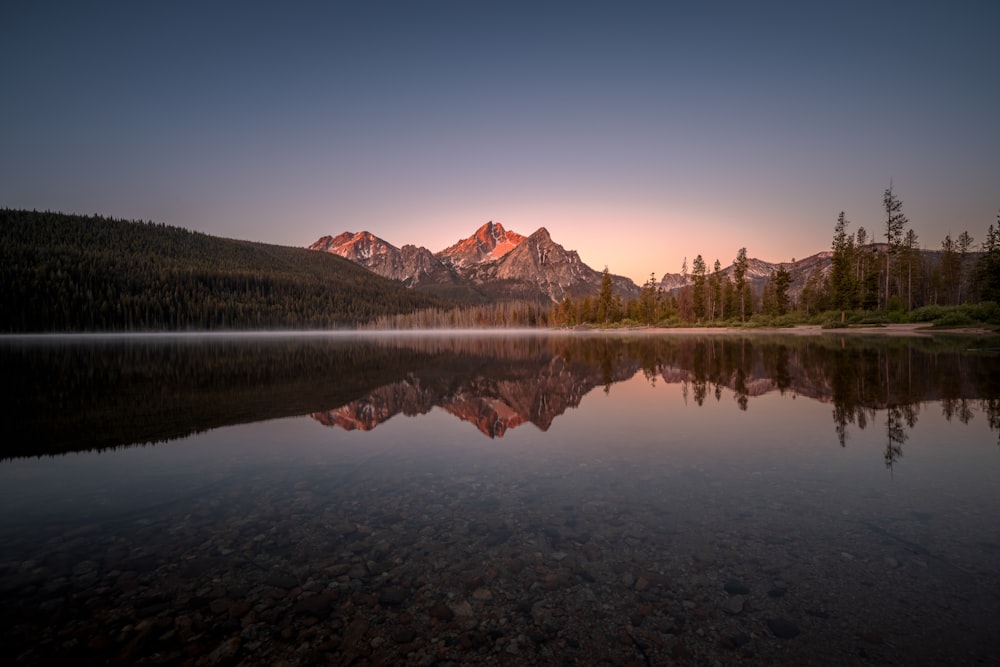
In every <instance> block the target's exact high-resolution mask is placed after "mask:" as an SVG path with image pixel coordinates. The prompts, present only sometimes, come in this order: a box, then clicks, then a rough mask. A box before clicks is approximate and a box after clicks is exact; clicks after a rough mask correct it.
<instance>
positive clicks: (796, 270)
mask: <svg viewBox="0 0 1000 667" xmlns="http://www.w3.org/2000/svg"><path fill="white" fill-rule="evenodd" d="M832 258H833V253H832V252H831V251H829V250H824V251H822V252H818V253H816V254H815V255H810V256H809V257H806V258H805V259H800V260H797V261H792V262H778V263H774V262H765V261H764V260H762V259H757V258H756V257H748V258H747V273H746V275H747V282H749V283H750V288H751V289H752V290H753V292H754V294H758V295H759V294H760V293H761V291H762V290H763V289H764V284H765V283H766V282H767V281H768V279H769V278H770V277H771V273H773V272H776V271H778V269H780V268H781V267H784V268H785V270H786V271H788V273H789V274H791V276H792V283H791V285H790V286H789V288H788V295H789V296H790V297H792V298H793V299H795V298H797V297H798V295H799V294H801V293H802V289H803V288H804V287H805V285H806V282H807V281H808V280H809V277H810V276H812V275H814V274H817V275H818V276H822V277H823V278H824V279H825V278H826V277H827V276H828V275H829V273H830V267H831V262H832ZM713 263H714V262H713ZM708 272H709V275H711V273H712V268H711V266H709V268H708ZM721 273H722V275H724V276H727V277H728V278H729V279H730V280H733V265H732V264H730V265H729V266H727V267H725V268H723V269H722V270H721ZM691 282H692V281H691V275H690V274H688V276H687V278H686V279H685V277H684V276H683V274H680V273H664V274H663V276H662V277H661V278H660V280H659V286H660V288H661V289H663V290H665V291H667V292H671V291H674V290H679V289H681V288H682V287H684V286H686V285H690V284H691Z"/></svg>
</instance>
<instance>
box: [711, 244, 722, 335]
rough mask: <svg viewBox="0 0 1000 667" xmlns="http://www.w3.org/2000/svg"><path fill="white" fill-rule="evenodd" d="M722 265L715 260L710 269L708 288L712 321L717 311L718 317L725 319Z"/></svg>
mask: <svg viewBox="0 0 1000 667" xmlns="http://www.w3.org/2000/svg"><path fill="white" fill-rule="evenodd" d="M722 279H723V276H722V265H721V264H720V263H719V260H718V259H716V260H715V265H714V266H713V267H712V276H711V277H710V278H709V279H708V280H709V287H710V289H711V293H712V308H711V310H712V321H713V322H714V321H715V313H716V311H718V313H719V317H720V318H723V317H725V313H724V305H723V300H722Z"/></svg>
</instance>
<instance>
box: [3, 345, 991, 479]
mask: <svg viewBox="0 0 1000 667" xmlns="http://www.w3.org/2000/svg"><path fill="white" fill-rule="evenodd" d="M994 343H995V340H982V341H980V340H974V339H970V338H968V337H964V338H959V337H952V338H949V337H941V338H939V339H938V338H916V339H901V338H859V337H851V336H844V337H840V336H835V335H833V334H826V335H822V336H810V337H797V336H790V335H761V334H754V335H743V336H739V335H733V336H730V335H709V336H681V335H670V336H644V335H626V334H623V335H588V334H553V335H544V334H543V335H514V334H511V335H503V336H500V335H489V336H473V335H461V336H444V335H438V336H431V337H419V336H400V337H393V336H369V337H365V336H357V337H348V336H339V337H329V336H328V337H324V336H312V337H308V336H307V337H301V336H299V337H282V336H274V337H233V338H225V337H203V338H200V337H174V338H152V339H143V338H125V339H99V340H93V339H87V340H84V341H79V340H72V339H59V340H45V341H42V342H39V341H33V340H28V339H10V340H4V341H2V342H0V361H2V363H3V368H4V371H5V375H6V377H5V380H6V381H5V383H4V389H3V391H4V397H3V401H2V405H3V408H2V410H3V411H4V414H3V417H4V419H5V423H6V424H7V425H8V426H9V429H10V430H9V431H8V437H6V438H5V444H4V445H3V449H2V451H0V455H2V456H3V457H16V456H37V455H43V454H55V453H60V452H68V451H76V450H87V449H104V448H109V447H119V446H127V445H133V444H145V443H155V442H162V441H167V440H172V439H176V438H180V437H184V436H186V435H189V434H192V433H195V432H198V431H204V430H207V429H212V428H217V427H220V426H224V425H229V424H237V423H246V422H253V421H261V420H265V419H273V418H278V417H288V416H298V415H303V414H309V415H311V416H312V417H313V418H314V419H316V420H317V421H319V422H321V423H323V424H325V425H328V426H336V427H339V428H343V429H348V430H371V429H374V428H376V427H377V426H378V425H379V424H381V423H383V422H385V421H386V420H388V419H390V418H392V417H393V416H395V415H400V414H402V415H409V416H412V415H420V414H425V413H427V412H429V411H430V410H431V409H432V408H435V407H439V408H441V409H443V410H445V411H447V412H448V413H450V414H452V415H454V416H455V417H457V418H459V419H461V420H463V421H466V422H468V423H470V424H472V425H473V426H474V427H475V428H476V429H478V430H479V431H480V432H482V433H483V434H485V435H486V436H488V437H491V438H500V437H503V436H504V434H505V433H506V432H507V431H508V430H509V429H512V428H517V427H519V426H522V425H524V424H527V423H530V424H533V425H534V426H535V427H537V428H538V429H540V430H542V431H547V430H549V429H550V428H552V425H553V422H554V420H555V419H556V417H558V416H559V415H562V414H563V413H565V412H566V411H567V410H570V409H572V408H575V407H577V406H578V405H579V404H580V401H581V400H582V398H583V397H584V396H585V395H587V394H588V393H589V392H591V391H593V390H595V389H597V388H602V389H603V390H605V391H611V390H612V387H613V385H614V384H615V383H617V382H621V381H625V380H629V379H631V378H633V377H635V376H636V375H637V374H640V373H641V374H642V376H643V377H644V378H646V380H647V381H648V382H650V383H658V382H663V383H668V384H679V385H680V386H681V390H682V391H681V393H682V395H683V397H684V399H685V400H686V401H687V402H688V403H689V405H692V406H693V407H696V406H700V405H703V404H704V403H705V402H706V401H724V400H733V401H734V403H735V405H736V407H737V409H740V410H751V409H753V408H752V406H753V399H754V398H755V397H758V396H762V395H765V394H771V393H775V392H777V393H779V394H791V395H793V396H796V397H806V398H809V399H812V400H816V401H821V402H824V403H830V404H831V406H832V417H833V431H834V433H835V437H836V438H837V440H838V441H839V442H840V444H841V445H846V443H847V441H848V439H849V436H850V431H851V429H852V428H857V429H865V428H868V427H874V426H875V424H876V423H877V422H879V421H880V420H881V419H884V420H885V428H886V433H887V445H886V452H885V458H886V464H887V465H889V466H891V465H892V463H893V462H895V461H896V460H898V459H899V457H900V456H902V453H903V445H904V443H905V441H906V439H907V429H912V428H913V427H914V425H915V424H916V423H917V420H918V417H919V413H920V411H921V410H922V409H927V406H928V404H933V403H936V404H938V405H939V406H940V410H941V411H942V412H943V414H944V415H945V416H946V417H947V418H949V419H953V418H954V419H958V420H960V421H963V422H966V421H968V420H971V419H973V418H974V417H975V415H976V414H977V413H982V414H984V415H985V417H986V419H987V420H988V423H989V425H990V427H991V428H992V429H994V430H1000V355H998V354H996V353H994V352H976V351H972V350H970V348H985V347H989V346H990V345H991V344H994ZM882 413H884V414H882ZM651 418H652V417H651Z"/></svg>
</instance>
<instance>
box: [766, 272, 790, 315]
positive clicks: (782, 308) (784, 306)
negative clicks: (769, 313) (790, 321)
mask: <svg viewBox="0 0 1000 667" xmlns="http://www.w3.org/2000/svg"><path fill="white" fill-rule="evenodd" d="M771 283H772V284H773V285H774V287H773V292H772V294H773V298H774V314H775V315H784V314H785V313H787V312H788V288H789V286H790V285H791V284H792V274H790V273H789V272H788V271H787V270H786V269H785V265H784V264H782V265H781V266H779V267H778V270H777V272H775V273H772V274H771Z"/></svg>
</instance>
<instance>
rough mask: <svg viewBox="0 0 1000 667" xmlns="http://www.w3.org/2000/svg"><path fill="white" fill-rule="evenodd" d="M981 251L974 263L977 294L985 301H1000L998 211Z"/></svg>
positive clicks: (999, 222) (999, 225)
mask: <svg viewBox="0 0 1000 667" xmlns="http://www.w3.org/2000/svg"><path fill="white" fill-rule="evenodd" d="M982 251H983V254H982V255H981V256H980V258H979V261H978V262H977V263H976V277H977V282H978V283H979V296H980V298H982V299H984V300H986V301H997V302H1000V213H997V226H996V228H995V229H994V227H993V225H990V228H989V229H988V230H987V232H986V240H985V241H983V245H982Z"/></svg>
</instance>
